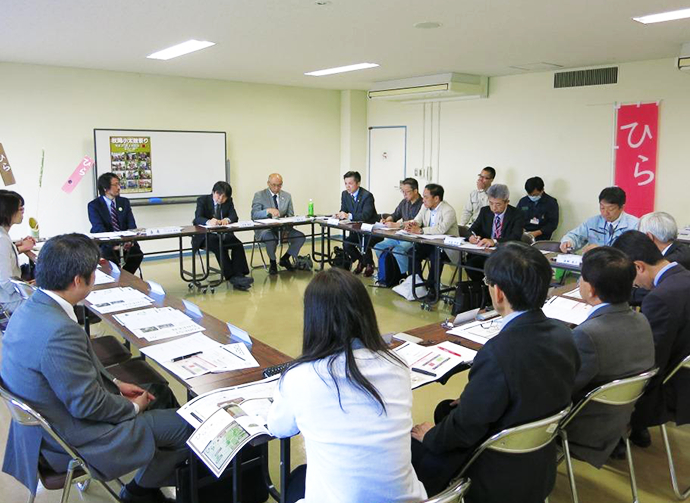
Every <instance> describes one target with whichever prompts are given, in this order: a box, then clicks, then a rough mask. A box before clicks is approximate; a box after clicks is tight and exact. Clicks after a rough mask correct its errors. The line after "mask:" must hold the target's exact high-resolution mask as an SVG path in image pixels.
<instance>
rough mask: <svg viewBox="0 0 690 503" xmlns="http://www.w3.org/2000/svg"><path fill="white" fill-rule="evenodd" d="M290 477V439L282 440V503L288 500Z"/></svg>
mask: <svg viewBox="0 0 690 503" xmlns="http://www.w3.org/2000/svg"><path fill="white" fill-rule="evenodd" d="M289 477H290V439H289V438H281V439H280V503H285V501H286V498H287V486H288V478H289Z"/></svg>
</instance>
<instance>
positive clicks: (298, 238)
mask: <svg viewBox="0 0 690 503" xmlns="http://www.w3.org/2000/svg"><path fill="white" fill-rule="evenodd" d="M267 185H268V188H266V189H264V190H260V191H258V192H257V193H256V194H254V199H253V200H252V220H259V219H262V218H282V217H293V216H295V210H294V209H293V207H292V196H291V195H290V194H288V193H287V192H285V191H284V190H283V177H282V176H280V175H279V174H278V173H271V174H270V175H268V183H267ZM254 234H255V239H256V240H257V241H261V242H263V243H264V244H265V245H266V253H267V254H268V258H269V259H270V261H271V265H270V267H269V269H268V273H269V274H271V275H273V274H278V264H280V266H281V267H284V268H285V269H287V270H288V271H292V270H294V267H293V266H292V263H291V261H290V257H292V258H293V259H294V258H295V257H297V254H298V253H299V251H300V249H301V248H302V245H303V244H304V241H305V238H304V234H302V233H301V232H300V231H298V230H297V229H294V228H292V227H290V228H288V229H286V228H282V229H264V230H259V231H256V232H255V233H254ZM281 234H282V235H283V237H285V236H287V240H288V243H289V245H290V246H289V248H288V251H287V252H286V253H285V254H283V256H282V257H280V262H276V248H277V247H278V243H279V240H280V238H281Z"/></svg>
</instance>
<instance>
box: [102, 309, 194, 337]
mask: <svg viewBox="0 0 690 503" xmlns="http://www.w3.org/2000/svg"><path fill="white" fill-rule="evenodd" d="M114 318H115V320H116V321H117V322H119V323H120V324H121V325H124V326H125V328H127V329H128V330H129V331H130V332H132V333H133V334H134V335H136V336H137V337H139V338H141V339H146V340H147V341H149V342H153V341H158V340H161V339H168V338H170V337H178V336H180V335H189V334H193V333H196V332H203V331H204V330H206V329H205V328H204V327H202V326H201V325H198V324H196V323H194V321H193V320H192V319H191V318H190V317H189V316H187V315H186V314H184V313H183V312H182V311H179V310H178V309H175V308H174V307H169V306H168V307H152V308H149V309H141V310H139V311H131V312H129V313H122V314H116V315H115V316H114Z"/></svg>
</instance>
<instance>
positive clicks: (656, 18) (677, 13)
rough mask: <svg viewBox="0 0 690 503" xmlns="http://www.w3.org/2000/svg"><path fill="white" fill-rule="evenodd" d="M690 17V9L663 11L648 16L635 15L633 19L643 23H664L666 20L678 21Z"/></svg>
mask: <svg viewBox="0 0 690 503" xmlns="http://www.w3.org/2000/svg"><path fill="white" fill-rule="evenodd" d="M689 17H690V9H681V10H674V11H671V12H661V13H660V14H650V15H648V16H640V17H634V18H633V20H634V21H637V22H638V23H642V24H651V23H663V22H664V21H676V20H677V19H686V18H689Z"/></svg>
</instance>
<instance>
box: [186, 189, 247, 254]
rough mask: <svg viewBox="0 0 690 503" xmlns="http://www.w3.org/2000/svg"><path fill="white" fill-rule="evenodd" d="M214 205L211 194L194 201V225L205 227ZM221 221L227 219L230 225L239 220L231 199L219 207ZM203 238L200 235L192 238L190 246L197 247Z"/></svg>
mask: <svg viewBox="0 0 690 503" xmlns="http://www.w3.org/2000/svg"><path fill="white" fill-rule="evenodd" d="M213 212H214V204H213V194H208V195H206V196H199V197H198V198H197V200H196V211H195V212H194V220H193V221H192V223H193V224H194V225H206V222H208V221H209V220H211V219H212V218H213ZM220 218H221V220H222V219H224V218H227V219H229V220H230V222H231V223H234V222H237V221H238V220H239V219H240V218H239V217H238V216H237V212H236V211H235V205H234V204H233V202H232V197H228V199H227V201H225V202H224V203H223V204H221V205H220ZM204 239H205V237H204V236H203V235H201V234H199V235H196V236H192V244H193V245H194V246H197V245H199V244H200V243H202V242H203V241H204Z"/></svg>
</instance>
